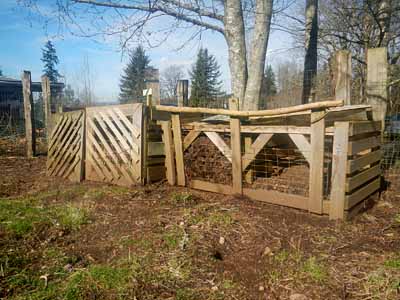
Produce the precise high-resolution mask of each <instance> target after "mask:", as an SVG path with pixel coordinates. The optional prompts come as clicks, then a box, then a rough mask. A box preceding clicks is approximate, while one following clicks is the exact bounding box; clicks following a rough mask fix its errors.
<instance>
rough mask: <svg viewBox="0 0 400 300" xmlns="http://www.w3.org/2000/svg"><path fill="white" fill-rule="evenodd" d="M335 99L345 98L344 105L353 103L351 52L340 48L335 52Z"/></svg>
mask: <svg viewBox="0 0 400 300" xmlns="http://www.w3.org/2000/svg"><path fill="white" fill-rule="evenodd" d="M334 66H335V68H334V78H335V80H334V81H335V92H334V93H335V99H336V100H344V105H351V102H350V100H351V76H352V71H351V53H350V51H347V50H339V51H336V53H335V64H334Z"/></svg>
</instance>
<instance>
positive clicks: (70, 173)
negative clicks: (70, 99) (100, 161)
mask: <svg viewBox="0 0 400 300" xmlns="http://www.w3.org/2000/svg"><path fill="white" fill-rule="evenodd" d="M84 132H85V112H84V111H83V110H80V111H74V112H67V113H63V114H61V115H59V116H58V120H57V123H56V125H55V127H54V129H53V131H52V134H51V137H50V141H49V147H48V152H47V157H48V158H47V174H48V175H50V176H58V177H63V178H65V179H69V180H71V181H81V180H82V179H83V162H84V159H83V158H84V157H83V156H84Z"/></svg>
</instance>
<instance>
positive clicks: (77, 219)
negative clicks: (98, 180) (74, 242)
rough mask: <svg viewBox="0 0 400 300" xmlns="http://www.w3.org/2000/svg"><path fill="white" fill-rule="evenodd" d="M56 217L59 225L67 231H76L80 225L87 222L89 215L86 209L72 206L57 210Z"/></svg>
mask: <svg viewBox="0 0 400 300" xmlns="http://www.w3.org/2000/svg"><path fill="white" fill-rule="evenodd" d="M56 215H57V219H58V221H59V223H60V225H61V226H62V227H63V228H65V229H68V230H77V229H79V228H80V226H81V225H83V224H87V223H88V222H89V215H88V211H87V210H86V208H83V207H78V206H74V205H72V204H68V205H66V206H64V207H60V208H57V212H56Z"/></svg>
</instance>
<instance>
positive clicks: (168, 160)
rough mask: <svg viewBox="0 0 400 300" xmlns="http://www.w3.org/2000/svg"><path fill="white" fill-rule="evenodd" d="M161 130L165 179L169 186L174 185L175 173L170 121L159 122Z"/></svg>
mask: <svg viewBox="0 0 400 300" xmlns="http://www.w3.org/2000/svg"><path fill="white" fill-rule="evenodd" d="M160 123H161V129H162V131H163V134H162V139H163V142H164V149H165V168H166V171H167V172H166V173H167V174H166V175H167V176H166V177H167V180H168V183H169V184H170V185H175V184H176V173H175V157H174V152H175V151H174V143H173V137H172V131H171V121H160Z"/></svg>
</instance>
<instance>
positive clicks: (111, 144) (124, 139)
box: [85, 103, 143, 185]
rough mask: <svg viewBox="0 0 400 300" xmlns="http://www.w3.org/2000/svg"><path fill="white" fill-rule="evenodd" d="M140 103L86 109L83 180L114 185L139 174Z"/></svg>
mask: <svg viewBox="0 0 400 300" xmlns="http://www.w3.org/2000/svg"><path fill="white" fill-rule="evenodd" d="M142 120H143V106H142V104H141V103H135V104H123V105H113V106H103V107H90V108H87V109H86V164H85V172H86V179H87V180H93V181H103V182H109V183H114V184H118V185H132V184H135V183H140V182H141V179H142V178H143V176H142V164H141V162H142V126H143V125H142V124H143V122H142Z"/></svg>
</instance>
